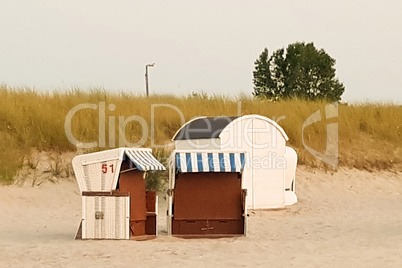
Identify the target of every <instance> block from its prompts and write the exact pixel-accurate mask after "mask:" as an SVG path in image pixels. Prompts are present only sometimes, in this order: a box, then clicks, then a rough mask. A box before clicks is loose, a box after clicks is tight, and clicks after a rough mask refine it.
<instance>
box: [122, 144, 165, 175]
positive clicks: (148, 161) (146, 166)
mask: <svg viewBox="0 0 402 268" xmlns="http://www.w3.org/2000/svg"><path fill="white" fill-rule="evenodd" d="M125 154H126V155H127V156H128V158H130V160H131V161H132V162H133V163H134V164H135V166H136V167H137V168H138V169H139V170H143V171H147V170H165V167H164V166H163V165H162V164H161V163H159V161H158V160H156V158H155V157H154V156H153V155H152V152H151V151H150V150H149V151H145V150H130V149H126V150H125Z"/></svg>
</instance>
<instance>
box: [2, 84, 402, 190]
mask: <svg viewBox="0 0 402 268" xmlns="http://www.w3.org/2000/svg"><path fill="white" fill-rule="evenodd" d="M110 92H111V91H109V90H105V89H90V90H82V89H71V90H69V91H66V92H57V91H52V92H47V93H43V92H42V91H41V92H37V91H35V90H33V89H26V88H10V87H7V86H0V181H1V182H3V183H12V181H13V177H14V176H15V174H16V172H17V170H18V169H19V168H20V167H21V165H22V161H23V159H24V157H27V156H28V155H29V154H30V152H31V151H32V150H38V151H56V152H67V151H76V150H77V148H76V146H75V145H73V144H72V143H71V141H70V140H69V139H68V138H67V135H66V131H65V124H66V117H68V115H69V113H70V115H72V116H70V117H71V120H67V121H68V122H71V134H72V136H73V137H74V138H75V139H76V140H78V141H80V142H81V143H89V142H97V143H98V144H97V145H98V146H97V147H96V148H93V149H91V150H103V149H108V148H115V147H119V146H121V145H126V146H127V145H133V146H144V147H153V148H154V150H155V153H156V154H158V156H159V158H164V157H167V155H168V154H169V152H170V150H171V149H172V147H171V145H172V144H171V138H172V137H173V135H174V133H175V132H176V131H177V130H178V129H179V128H180V127H181V125H182V124H183V122H185V121H187V120H190V119H191V118H194V117H197V116H219V115H226V116H238V115H246V114H260V115H263V116H267V117H269V118H271V119H273V120H275V121H277V122H278V124H279V125H280V126H281V127H283V129H284V130H285V131H286V133H287V135H288V136H289V142H288V145H289V146H291V147H293V148H295V150H296V151H297V154H298V157H299V164H304V165H309V166H313V167H323V168H329V167H327V166H326V165H325V164H324V163H322V162H321V161H319V160H317V159H316V158H315V157H314V156H312V155H311V154H310V153H309V152H308V151H307V150H306V148H305V147H306V145H307V146H309V147H310V148H313V149H314V150H316V151H319V152H322V153H325V148H326V142H327V141H326V132H327V128H326V126H327V124H331V123H338V130H339V135H338V142H339V165H340V166H344V167H354V168H358V169H367V170H375V169H379V170H383V169H399V170H400V169H401V164H402V106H401V105H396V104H391V103H358V104H349V105H348V104H342V103H340V104H339V109H338V116H337V117H334V118H329V119H327V118H326V116H325V113H324V111H325V106H326V105H328V103H326V102H322V101H319V102H311V101H303V100H288V101H280V102H270V101H267V100H257V99H254V98H252V97H251V96H250V97H245V96H239V97H237V98H230V97H226V96H207V95H205V94H193V95H189V96H187V97H180V96H173V95H155V96H150V97H149V98H147V97H145V96H141V95H135V94H128V93H123V92H120V93H110ZM77 105H81V107H83V109H81V110H77V112H76V113H72V112H71V111H72V110H71V109H73V108H74V107H77ZM85 105H86V106H85ZM316 111H321V112H320V113H321V118H322V120H321V121H320V122H317V123H315V124H311V125H309V126H307V127H305V129H304V131H303V134H304V135H303V138H304V140H303V139H302V129H303V123H304V122H305V121H306V119H307V118H308V117H309V116H310V115H312V114H313V113H315V112H316ZM102 118H104V122H105V124H104V127H103V126H101V129H100V128H99V121H102V120H103V119H102ZM119 126H120V127H119ZM123 130H124V131H123ZM169 145H170V147H169ZM162 147H165V148H162Z"/></svg>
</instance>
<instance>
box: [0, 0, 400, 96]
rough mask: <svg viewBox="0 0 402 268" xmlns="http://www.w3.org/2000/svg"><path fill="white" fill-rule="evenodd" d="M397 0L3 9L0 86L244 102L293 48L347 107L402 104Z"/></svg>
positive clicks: (120, 1)
mask: <svg viewBox="0 0 402 268" xmlns="http://www.w3.org/2000/svg"><path fill="white" fill-rule="evenodd" d="M401 14H402V1H397V0H395V1H391V0H385V1H381V2H380V1H373V0H365V1H363V0H348V1H346V0H336V1H332V0H329V1H328V0H326V1H322V0H309V1H307V0H290V1H286V0H285V1H271V0H265V1H262V0H261V1H258V0H253V1H236V0H230V1H229V0H225V1H224V0H222V1H216V0H215V1H211V0H203V1H198V0H194V1H188V0H187V1H185V0H174V1H169V0H164V1H156V0H147V1H133V0H114V1H111V0H108V1H106V0H68V1H67V0H63V1H62V0H0V38H1V39H0V83H1V84H7V85H9V86H13V87H14V86H28V87H34V88H36V89H38V90H52V89H58V90H61V89H69V88H71V87H72V86H78V87H82V88H89V87H95V86H98V87H99V86H100V87H104V88H106V89H110V90H124V91H133V92H138V93H143V92H145V79H144V74H145V65H146V64H148V63H153V62H155V67H153V68H151V69H150V70H149V76H150V91H151V93H157V94H165V93H169V94H181V95H182V94H185V95H186V94H189V93H191V92H192V91H196V92H200V91H204V92H207V93H217V94H225V95H238V94H245V95H250V96H251V92H252V91H253V84H252V72H253V69H254V61H255V59H256V58H257V57H258V56H259V54H260V53H261V52H262V50H263V49H264V47H268V49H269V51H270V52H273V51H274V50H276V49H279V48H282V47H286V46H287V45H288V44H289V43H293V42H296V41H305V42H314V44H315V46H316V47H317V48H323V49H324V50H325V51H326V52H327V53H328V54H329V55H330V56H331V57H333V58H335V59H336V61H337V63H336V66H335V67H336V69H337V77H338V78H339V79H340V81H341V82H343V83H344V84H345V86H346V91H345V93H344V95H343V100H345V101H363V100H369V101H394V102H399V103H402V88H401V86H402V16H401Z"/></svg>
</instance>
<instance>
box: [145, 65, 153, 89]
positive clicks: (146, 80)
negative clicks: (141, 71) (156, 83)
mask: <svg viewBox="0 0 402 268" xmlns="http://www.w3.org/2000/svg"><path fill="white" fill-rule="evenodd" d="M154 66H155V63H152V64H147V65H145V90H146V92H147V97H149V89H148V67H154Z"/></svg>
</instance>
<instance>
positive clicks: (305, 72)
mask: <svg viewBox="0 0 402 268" xmlns="http://www.w3.org/2000/svg"><path fill="white" fill-rule="evenodd" d="M254 64H255V71H254V72H253V76H254V79H253V82H254V95H255V96H256V97H258V98H267V99H270V100H282V99H294V98H297V99H303V100H327V101H338V100H340V99H341V95H342V94H343V92H344V91H345V87H344V86H343V84H342V83H340V82H339V81H338V79H336V78H335V67H334V65H335V59H333V58H331V57H330V56H329V55H328V54H327V53H326V52H325V51H324V50H323V49H320V50H317V49H316V48H315V47H314V44H313V43H308V44H305V43H294V44H290V45H289V46H288V47H287V49H286V55H285V50H284V49H283V48H282V49H278V50H276V51H275V52H274V53H273V54H272V56H271V57H268V49H267V48H265V49H264V51H263V52H262V53H261V55H260V56H259V58H258V59H257V60H256V61H255V62H254Z"/></svg>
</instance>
